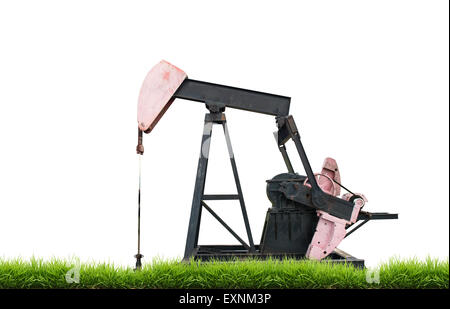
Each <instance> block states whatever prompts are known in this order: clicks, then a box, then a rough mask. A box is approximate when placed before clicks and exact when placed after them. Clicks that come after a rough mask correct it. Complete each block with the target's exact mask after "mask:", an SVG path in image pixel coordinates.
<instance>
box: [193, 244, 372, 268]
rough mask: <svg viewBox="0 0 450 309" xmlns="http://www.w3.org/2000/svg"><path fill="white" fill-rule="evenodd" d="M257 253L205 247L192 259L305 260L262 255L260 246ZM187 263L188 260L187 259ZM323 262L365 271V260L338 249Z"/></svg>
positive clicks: (233, 247)
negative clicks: (347, 265)
mask: <svg viewBox="0 0 450 309" xmlns="http://www.w3.org/2000/svg"><path fill="white" fill-rule="evenodd" d="M255 249H256V251H255V252H254V253H249V252H248V250H247V249H246V248H245V247H244V246H240V245H204V246H198V247H196V248H195V250H194V253H193V255H192V257H193V258H194V259H195V260H200V261H210V260H219V261H230V260H236V259H237V260H245V259H250V258H253V259H261V260H265V259H268V258H275V259H283V258H292V259H296V260H301V259H304V258H305V256H304V255H300V254H282V253H280V254H262V253H260V251H259V245H255ZM185 261H187V259H185ZM322 261H327V262H328V261H329V262H332V263H338V264H346V263H347V264H352V265H353V266H355V267H357V268H361V269H364V267H365V266H364V260H363V259H358V258H356V257H354V256H352V255H350V254H348V253H346V252H344V251H342V250H340V249H338V248H336V249H335V250H334V251H333V253H331V254H330V255H329V256H328V257H326V258H325V259H323V260H322Z"/></svg>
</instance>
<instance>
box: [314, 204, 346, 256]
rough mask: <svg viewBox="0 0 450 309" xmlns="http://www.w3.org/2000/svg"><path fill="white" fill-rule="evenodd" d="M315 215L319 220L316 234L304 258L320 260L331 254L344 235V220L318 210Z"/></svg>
mask: <svg viewBox="0 0 450 309" xmlns="http://www.w3.org/2000/svg"><path fill="white" fill-rule="evenodd" d="M317 215H318V216H319V217H320V218H319V221H318V222H317V227H316V232H315V233H314V236H313V238H312V240H311V244H310V245H309V247H308V251H307V252H306V257H307V258H309V259H313V260H321V259H323V258H325V257H326V256H328V255H329V254H330V253H332V252H333V250H334V249H335V248H336V247H337V246H338V245H339V244H340V243H341V241H342V240H343V239H344V237H345V235H346V230H345V225H346V223H347V221H346V220H343V219H339V218H337V217H335V216H332V215H330V214H328V213H326V212H324V211H320V210H319V211H317Z"/></svg>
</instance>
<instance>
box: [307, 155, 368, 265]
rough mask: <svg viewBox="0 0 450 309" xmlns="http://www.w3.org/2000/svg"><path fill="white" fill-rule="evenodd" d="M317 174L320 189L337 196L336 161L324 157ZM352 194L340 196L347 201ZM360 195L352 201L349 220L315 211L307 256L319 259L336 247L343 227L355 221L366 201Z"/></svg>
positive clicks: (338, 178)
mask: <svg viewBox="0 0 450 309" xmlns="http://www.w3.org/2000/svg"><path fill="white" fill-rule="evenodd" d="M317 175H318V177H319V178H318V181H317V183H318V184H319V187H320V188H321V189H322V191H324V192H325V193H327V194H330V195H333V196H339V194H340V186H339V185H335V181H336V182H338V183H340V182H341V176H340V173H339V169H338V166H337V163H336V161H335V160H334V159H332V158H326V159H325V161H324V163H323V166H322V172H321V173H320V174H317ZM306 181H307V180H305V183H304V184H305V185H309V184H307V183H306ZM352 196H353V194H345V195H344V196H343V197H342V198H343V199H345V200H347V201H348V200H350V198H351V197H352ZM360 196H362V197H363V198H362V199H356V200H355V201H354V207H353V212H352V216H351V219H350V221H347V220H344V219H340V218H337V217H335V216H332V215H330V214H328V213H326V212H324V211H320V210H319V211H317V215H318V216H319V221H318V222H317V227H316V232H315V233H314V236H313V238H312V240H311V244H310V245H309V247H308V251H307V252H306V257H307V258H309V259H313V260H321V259H323V258H325V257H327V256H328V255H329V254H330V253H332V252H333V251H334V249H336V247H337V246H338V245H339V244H340V243H341V241H342V240H343V239H344V238H345V235H346V234H347V231H346V229H345V227H346V225H347V224H351V223H355V222H356V220H357V218H358V214H359V211H360V210H361V208H362V207H363V206H364V202H366V201H367V199H366V198H365V197H364V195H360Z"/></svg>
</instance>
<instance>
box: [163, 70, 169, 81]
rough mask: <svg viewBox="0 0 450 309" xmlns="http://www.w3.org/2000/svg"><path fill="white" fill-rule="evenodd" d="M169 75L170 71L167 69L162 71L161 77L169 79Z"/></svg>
mask: <svg viewBox="0 0 450 309" xmlns="http://www.w3.org/2000/svg"><path fill="white" fill-rule="evenodd" d="M169 77H170V72H169V71H166V72H164V75H163V79H165V80H169Z"/></svg>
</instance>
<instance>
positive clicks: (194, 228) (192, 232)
mask: <svg viewBox="0 0 450 309" xmlns="http://www.w3.org/2000/svg"><path fill="white" fill-rule="evenodd" d="M212 126H213V124H212V122H208V121H206V120H205V125H204V127H203V136H202V144H201V148H200V157H199V159H198V167H197V177H196V179H195V189H194V197H193V199H192V208H191V217H190V219H189V227H188V234H187V239H186V248H185V250H184V258H185V259H189V257H190V256H192V253H193V252H194V249H195V247H196V246H197V242H198V235H199V231H200V219H201V213H202V199H203V192H204V190H205V180H206V170H207V168H208V156H209V147H210V144H211V133H212Z"/></svg>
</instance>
